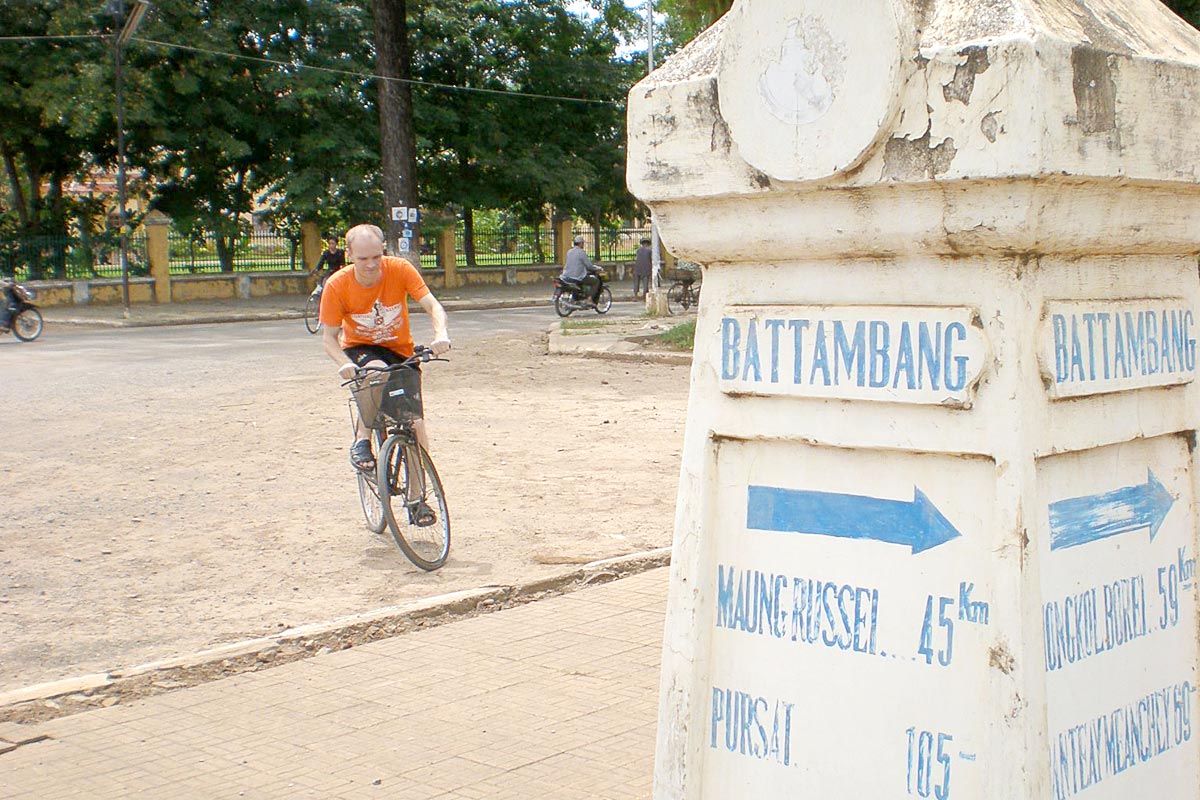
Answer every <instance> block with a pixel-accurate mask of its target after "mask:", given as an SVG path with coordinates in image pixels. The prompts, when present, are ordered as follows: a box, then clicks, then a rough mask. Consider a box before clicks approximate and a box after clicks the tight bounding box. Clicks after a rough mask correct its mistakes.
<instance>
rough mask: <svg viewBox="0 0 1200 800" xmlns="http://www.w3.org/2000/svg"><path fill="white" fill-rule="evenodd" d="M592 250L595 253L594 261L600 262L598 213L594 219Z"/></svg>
mask: <svg viewBox="0 0 1200 800" xmlns="http://www.w3.org/2000/svg"><path fill="white" fill-rule="evenodd" d="M592 249H593V250H594V251H595V253H594V254H593V255H592V260H593V261H599V260H600V212H599V211H597V212H596V214H595V216H593V217H592Z"/></svg>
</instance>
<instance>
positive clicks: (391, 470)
mask: <svg viewBox="0 0 1200 800" xmlns="http://www.w3.org/2000/svg"><path fill="white" fill-rule="evenodd" d="M376 461H377V466H376V470H377V473H376V483H377V485H378V486H379V499H380V501H381V504H382V506H383V516H384V518H385V519H386V520H387V526H388V528H389V529H391V532H392V538H394V539H395V540H396V545H397V546H399V548H400V551H401V552H402V553H404V555H405V556H406V557H407V558H408V560H409V561H411V562H412V563H414V564H416V565H417V566H418V567H420V568H421V569H423V570H427V571H428V570H435V569H438V568H439V567H441V566H442V565H443V564H445V563H446V557H447V556H449V555H450V512H449V509H448V508H447V507H446V493H445V491H444V490H443V489H442V481H441V478H439V477H438V474H437V470H436V469H434V466H433V460H432V459H430V457H429V454H428V453H426V452H425V448H423V447H421V445H419V444H417V442H416V441H415V440H414V439H413V438H411V437H410V436H407V435H395V436H389V437H388V439H387V441H386V442H384V443H383V449H382V450H381V451H380V453H379V455H378V457H377V459H376ZM426 509H427V510H429V511H432V512H433V516H434V520H433V522H432V523H431V524H426V525H418V524H417V520H418V516H419V513H420V512H422V511H424V510H426Z"/></svg>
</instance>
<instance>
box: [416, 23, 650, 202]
mask: <svg viewBox="0 0 1200 800" xmlns="http://www.w3.org/2000/svg"><path fill="white" fill-rule="evenodd" d="M610 5H611V6H612V7H610V8H607V9H606V13H605V14H604V15H602V16H600V17H599V18H598V19H596V20H594V21H592V22H590V23H588V22H585V21H584V20H582V19H581V18H579V17H577V16H575V15H573V14H571V13H569V12H568V11H566V10H565V9H564V7H563V5H562V3H560V2H557V1H555V0H523V1H522V2H513V0H443V1H441V2H425V3H422V4H420V5H419V6H417V7H416V11H415V17H414V19H413V21H412V27H411V31H412V39H413V42H412V44H413V54H414V64H413V72H414V76H415V77H418V78H420V79H422V80H425V81H429V82H435V83H439V84H444V85H451V86H464V87H471V88H474V89H486V90H490V92H488V93H472V92H460V91H452V90H446V89H433V88H425V87H418V91H417V92H416V93H415V98H414V104H415V106H416V118H417V122H418V124H417V133H418V136H419V138H420V143H419V148H418V149H419V151H420V152H421V160H420V166H419V170H420V182H421V186H422V190H423V196H424V198H425V200H426V204H427V205H429V206H432V207H459V208H472V209H473V208H499V207H504V208H511V209H513V210H514V212H515V213H516V214H517V216H518V218H519V219H520V221H524V222H533V221H535V220H539V219H542V218H543V217H544V215H545V210H546V206H548V205H550V206H554V207H555V208H556V209H557V210H558V211H559V212H560V213H562V214H567V215H571V214H585V215H588V216H591V215H594V214H596V213H601V214H619V213H622V212H626V211H628V210H629V209H630V208H631V207H632V198H630V197H629V195H628V194H627V193H626V191H625V188H624V149H623V148H624V139H625V127H624V110H623V108H622V107H621V105H619V104H620V103H621V102H622V101H623V99H624V95H625V92H626V91H628V87H629V86H630V85H631V84H632V83H633V82H634V81H635V80H636V79H637V77H639V76H640V74H639V70H640V68H639V67H638V66H637V65H636V64H634V63H632V62H630V61H628V60H621V59H618V57H617V56H616V51H617V47H618V45H619V36H618V33H619V32H620V31H621V30H623V29H624V27H626V26H627V25H629V24H630V22H631V21H635V20H633V18H632V16H631V15H629V14H628V12H625V11H624V8H623V6H621V10H620V11H617V10H616V9H615V7H616V5H620V4H610ZM530 94H538V95H543V96H544V95H551V96H555V97H559V98H584V99H587V100H591V101H600V102H573V101H571V100H570V99H547V98H546V97H536V98H535V97H529V96H527V95H530Z"/></svg>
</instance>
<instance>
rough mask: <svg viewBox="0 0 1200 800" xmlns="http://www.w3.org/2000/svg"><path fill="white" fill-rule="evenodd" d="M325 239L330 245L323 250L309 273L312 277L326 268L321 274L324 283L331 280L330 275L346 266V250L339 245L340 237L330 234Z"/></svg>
mask: <svg viewBox="0 0 1200 800" xmlns="http://www.w3.org/2000/svg"><path fill="white" fill-rule="evenodd" d="M325 241H326V242H328V246H327V247H326V248H325V250H323V251H322V252H321V257H320V258H319V259H318V260H317V265H316V266H315V267H313V268H312V272H310V273H308V274H309V277H312V276H313V275H316V274H317V273H318V272H320V271H321V270H322V269H324V270H325V274H324V275H322V276H321V283H322V284H323V283H325V281H327V280H329V276H330V275H332V274H333V273H335V272H337V271H338V270H339V269H341V268H342V267H344V266H346V251H345V250H343V249H342V248H340V247H338V238H337V237H336V236H334V235H333V234H330V235H329V236H327V237H325Z"/></svg>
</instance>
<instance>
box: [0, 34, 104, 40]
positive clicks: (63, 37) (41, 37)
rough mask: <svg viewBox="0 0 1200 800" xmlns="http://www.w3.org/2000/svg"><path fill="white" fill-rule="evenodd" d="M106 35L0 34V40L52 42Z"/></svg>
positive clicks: (95, 37)
mask: <svg viewBox="0 0 1200 800" xmlns="http://www.w3.org/2000/svg"><path fill="white" fill-rule="evenodd" d="M107 38H109V37H108V36H105V35H103V34H99V33H76V34H62V35H52V34H44V35H39V36H0V42H53V41H70V40H72V39H75V40H78V39H107Z"/></svg>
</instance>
